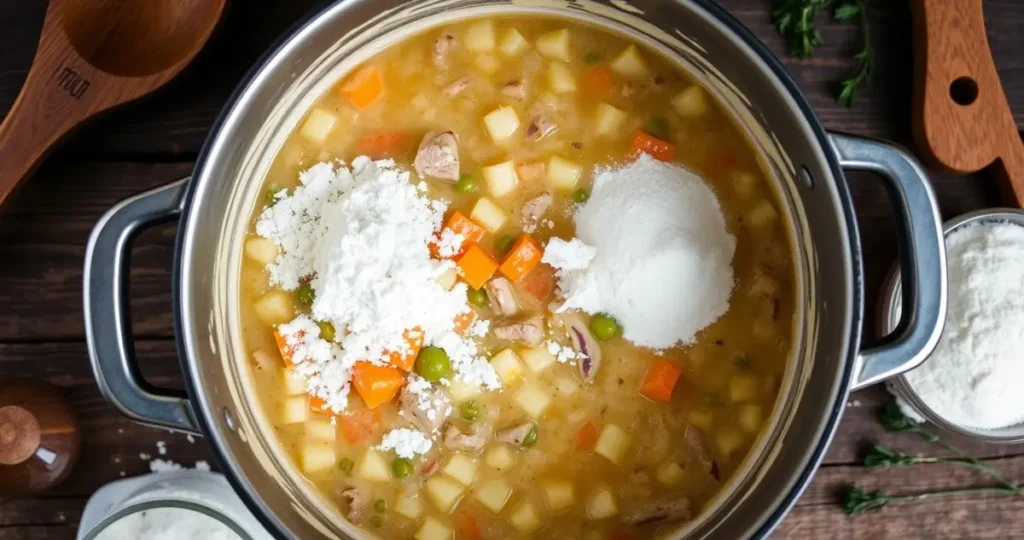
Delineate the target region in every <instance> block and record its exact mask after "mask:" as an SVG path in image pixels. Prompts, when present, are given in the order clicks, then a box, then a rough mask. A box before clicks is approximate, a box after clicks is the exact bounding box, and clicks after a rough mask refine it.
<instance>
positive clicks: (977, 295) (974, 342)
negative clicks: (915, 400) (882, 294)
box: [900, 223, 1024, 429]
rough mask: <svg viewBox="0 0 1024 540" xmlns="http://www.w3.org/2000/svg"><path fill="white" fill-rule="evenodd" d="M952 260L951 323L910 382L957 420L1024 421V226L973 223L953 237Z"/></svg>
mask: <svg viewBox="0 0 1024 540" xmlns="http://www.w3.org/2000/svg"><path fill="white" fill-rule="evenodd" d="M946 257H947V268H948V279H949V303H948V311H947V312H946V326H945V328H944V329H943V331H942V337H941V338H940V339H939V344H938V345H937V346H936V348H935V351H934V352H932V354H931V355H930V356H929V357H928V359H927V360H925V361H924V363H923V364H921V366H920V367H918V368H917V369H915V370H913V371H911V372H909V373H907V374H906V375H905V377H906V379H907V382H908V383H910V386H911V387H913V389H914V391H916V392H917V394H918V395H919V396H920V398H921V399H922V400H923V401H924V402H925V403H926V404H927V405H928V406H929V407H930V408H931V409H932V410H933V411H935V412H936V413H938V414H939V415H940V416H942V417H943V418H945V419H946V420H949V421H950V422H954V423H957V424H961V425H965V426H970V427H975V428H983V429H996V428H1002V427H1007V426H1012V425H1014V424H1019V423H1021V422H1024V356H1022V354H1021V353H1022V351H1024V227H1021V226H1019V225H1012V224H1007V223H989V224H980V225H968V226H966V227H963V228H962V229H959V230H956V231H954V232H953V233H951V234H950V235H949V236H948V237H947V238H946ZM900 405H901V408H902V409H903V411H904V412H905V413H907V414H909V415H910V416H912V417H913V418H916V419H918V420H921V418H920V415H918V414H917V413H916V412H915V411H913V409H912V408H911V407H909V406H907V405H906V404H905V403H901V404H900Z"/></svg>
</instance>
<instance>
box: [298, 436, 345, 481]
mask: <svg viewBox="0 0 1024 540" xmlns="http://www.w3.org/2000/svg"><path fill="white" fill-rule="evenodd" d="M335 459H336V456H335V455H334V445H333V444H322V443H321V444H303V445H302V450H301V455H300V460H301V461H302V472H304V473H307V474H308V473H315V472H319V471H324V470H327V469H330V468H331V467H333V466H334V462H335Z"/></svg>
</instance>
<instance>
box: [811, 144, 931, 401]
mask: <svg viewBox="0 0 1024 540" xmlns="http://www.w3.org/2000/svg"><path fill="white" fill-rule="evenodd" d="M830 138H831V141H832V148H833V150H834V151H835V153H836V155H837V156H839V166H840V167H842V168H843V169H846V170H855V171H869V172H873V173H877V174H878V175H880V176H881V177H882V178H884V179H885V180H886V183H885V186H886V191H888V193H889V196H890V197H891V198H892V201H893V203H894V206H895V214H896V218H897V228H898V229H899V231H898V236H897V241H898V243H899V251H900V267H901V276H902V278H901V279H902V290H903V306H906V307H909V309H907V308H906V307H905V308H904V310H903V313H902V314H901V315H900V322H899V324H898V325H897V326H896V329H895V330H893V332H892V333H891V334H889V335H888V336H886V337H885V338H883V339H882V341H881V343H879V344H878V345H876V346H874V347H872V348H869V349H867V350H863V351H861V352H860V353H859V354H858V355H857V362H856V364H855V367H854V375H853V385H852V388H853V389H854V390H857V389H860V388H863V387H865V386H870V385H872V384H875V383H877V382H880V381H883V380H885V379H888V378H889V377H893V376H895V375H899V374H900V373H904V372H906V371H910V370H911V369H914V368H915V367H917V366H919V365H920V364H921V362H923V361H924V359H925V358H926V357H927V356H928V355H929V354H931V352H932V350H933V349H934V348H935V345H936V343H938V341H939V336H940V335H941V334H942V327H943V325H944V324H945V321H946V248H945V242H944V240H943V235H942V215H941V214H940V213H939V206H938V204H937V203H936V200H935V194H934V192H933V191H932V187H931V184H930V183H929V182H928V176H927V174H926V172H925V170H924V168H922V167H921V164H920V163H918V161H917V160H916V159H915V158H914V157H913V156H912V155H910V154H909V153H908V152H906V151H904V150H902V149H900V148H897V147H896V146H893V145H892V144H889V143H885V142H880V141H875V140H872V139H865V138H861V137H854V136H850V135H841V134H836V133H833V134H830Z"/></svg>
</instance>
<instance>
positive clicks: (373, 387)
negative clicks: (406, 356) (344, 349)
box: [352, 362, 403, 409]
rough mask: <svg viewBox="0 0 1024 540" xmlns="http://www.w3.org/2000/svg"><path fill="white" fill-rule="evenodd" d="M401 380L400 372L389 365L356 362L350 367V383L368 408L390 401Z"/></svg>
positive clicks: (396, 391) (400, 385) (396, 392)
mask: <svg viewBox="0 0 1024 540" xmlns="http://www.w3.org/2000/svg"><path fill="white" fill-rule="evenodd" d="M402 380H403V377H402V372H401V371H399V370H398V368H394V367H391V366H378V365H375V364H371V363H369V362H356V365H355V367H354V368H352V385H353V386H355V388H356V392H359V395H360V396H362V398H363V403H366V406H367V408H370V409H376V408H377V407H380V406H381V405H383V404H384V403H387V402H389V401H391V400H392V399H393V398H394V397H395V395H396V394H398V390H399V389H400V388H401V387H402Z"/></svg>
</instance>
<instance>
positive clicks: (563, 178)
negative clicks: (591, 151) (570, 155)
mask: <svg viewBox="0 0 1024 540" xmlns="http://www.w3.org/2000/svg"><path fill="white" fill-rule="evenodd" d="M547 169H548V183H550V184H551V187H552V188H555V189H564V190H570V189H572V188H574V187H576V182H577V181H579V179H580V175H582V174H583V166H582V165H580V164H579V163H576V162H574V161H569V160H568V159H565V158H563V157H561V156H551V158H550V159H548V167H547Z"/></svg>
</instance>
